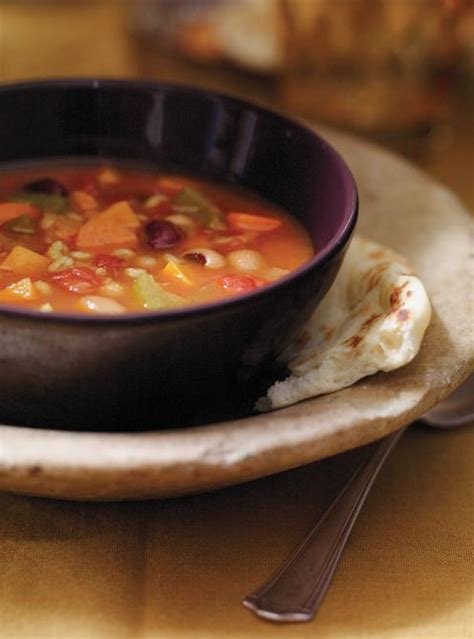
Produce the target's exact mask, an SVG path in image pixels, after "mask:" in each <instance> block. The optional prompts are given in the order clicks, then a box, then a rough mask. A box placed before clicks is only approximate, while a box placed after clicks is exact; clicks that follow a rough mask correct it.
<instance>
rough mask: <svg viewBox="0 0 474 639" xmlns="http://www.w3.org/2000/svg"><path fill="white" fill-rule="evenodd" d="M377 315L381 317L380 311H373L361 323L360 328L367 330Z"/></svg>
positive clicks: (376, 318)
mask: <svg viewBox="0 0 474 639" xmlns="http://www.w3.org/2000/svg"><path fill="white" fill-rule="evenodd" d="M379 317H382V314H381V313H374V314H373V315H371V316H370V317H369V318H368V319H366V320H365V322H364V323H363V324H362V329H363V330H367V329H369V328H370V327H371V325H372V324H373V323H374V322H376V321H377V320H378V319H379Z"/></svg>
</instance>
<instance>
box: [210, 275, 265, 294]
mask: <svg viewBox="0 0 474 639" xmlns="http://www.w3.org/2000/svg"><path fill="white" fill-rule="evenodd" d="M216 280H217V283H218V284H219V286H222V288H225V289H230V290H232V291H235V292H238V293H248V292H250V291H254V290H255V289H256V288H259V287H260V286H263V285H264V284H265V282H264V281H263V280H260V279H258V278H257V277H250V275H222V276H221V277H218V278H216Z"/></svg>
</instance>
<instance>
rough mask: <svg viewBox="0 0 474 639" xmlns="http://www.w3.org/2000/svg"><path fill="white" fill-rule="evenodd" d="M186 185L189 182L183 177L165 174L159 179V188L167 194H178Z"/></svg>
mask: <svg viewBox="0 0 474 639" xmlns="http://www.w3.org/2000/svg"><path fill="white" fill-rule="evenodd" d="M186 186H188V182H187V181H186V180H183V179H181V178H177V177H171V176H165V177H161V178H159V180H158V189H159V191H160V192H162V193H166V195H178V193H180V192H181V191H182V190H183V189H184V188H185V187H186Z"/></svg>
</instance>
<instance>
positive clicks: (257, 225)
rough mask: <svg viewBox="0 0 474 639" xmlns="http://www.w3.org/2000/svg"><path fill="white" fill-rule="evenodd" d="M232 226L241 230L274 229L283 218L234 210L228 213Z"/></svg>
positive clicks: (279, 224) (260, 230)
mask: <svg viewBox="0 0 474 639" xmlns="http://www.w3.org/2000/svg"><path fill="white" fill-rule="evenodd" d="M227 221H228V222H229V224H230V226H231V227H233V228H235V229H239V230H241V231H258V232H264V231H274V230H275V229H277V228H278V227H279V226H281V220H277V219H276V218H274V217H264V216H263V215H251V214H250V213H238V212H232V213H228V214H227Z"/></svg>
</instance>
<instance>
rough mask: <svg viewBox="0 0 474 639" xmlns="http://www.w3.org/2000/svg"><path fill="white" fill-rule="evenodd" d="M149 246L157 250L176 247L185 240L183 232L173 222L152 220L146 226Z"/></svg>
mask: <svg viewBox="0 0 474 639" xmlns="http://www.w3.org/2000/svg"><path fill="white" fill-rule="evenodd" d="M145 234H146V238H147V242H148V244H150V246H153V248H156V249H166V248H170V247H171V246H175V245H176V244H178V242H179V241H180V240H181V239H182V238H183V232H182V231H181V229H180V228H178V227H177V226H176V225H175V224H173V223H172V222H168V221H167V220H152V221H151V222H148V224H147V225H146V226H145Z"/></svg>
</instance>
